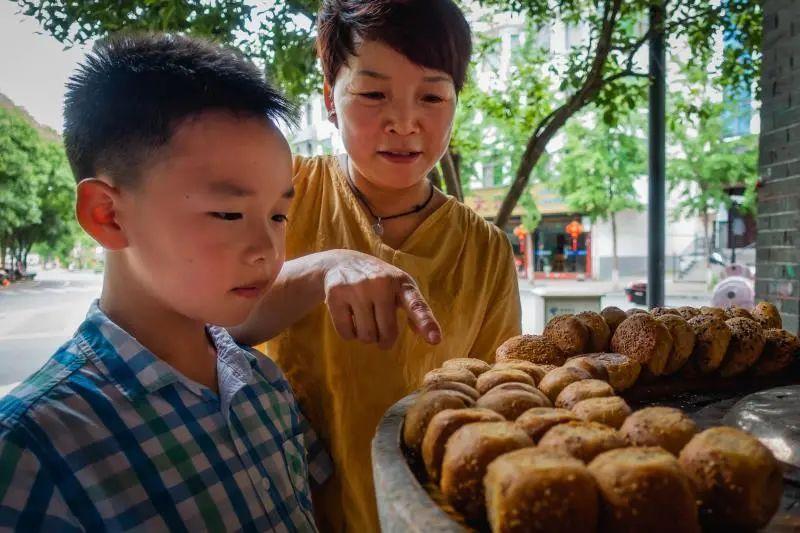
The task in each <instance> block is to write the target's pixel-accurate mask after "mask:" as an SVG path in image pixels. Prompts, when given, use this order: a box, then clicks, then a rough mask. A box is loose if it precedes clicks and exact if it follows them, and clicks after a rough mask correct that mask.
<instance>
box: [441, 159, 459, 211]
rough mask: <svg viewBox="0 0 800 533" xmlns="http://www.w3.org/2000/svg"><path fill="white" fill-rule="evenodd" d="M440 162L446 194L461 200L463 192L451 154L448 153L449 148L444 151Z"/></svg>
mask: <svg viewBox="0 0 800 533" xmlns="http://www.w3.org/2000/svg"><path fill="white" fill-rule="evenodd" d="M441 164H442V175H443V176H444V183H445V186H446V187H447V194H449V195H451V196H454V197H455V198H456V199H457V200H458V201H459V202H463V201H464V192H463V191H462V190H461V181H460V180H459V179H458V172H457V171H456V166H455V162H454V161H453V154H451V153H450V149H449V148H448V149H447V151H446V152H445V153H444V156H443V157H442V160H441Z"/></svg>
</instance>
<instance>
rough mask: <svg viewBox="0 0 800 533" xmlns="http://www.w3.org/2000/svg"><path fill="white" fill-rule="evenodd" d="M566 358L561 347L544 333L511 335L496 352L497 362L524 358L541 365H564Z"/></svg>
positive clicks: (523, 359)
mask: <svg viewBox="0 0 800 533" xmlns="http://www.w3.org/2000/svg"><path fill="white" fill-rule="evenodd" d="M565 359H566V356H565V355H564V354H563V353H562V352H561V350H560V349H559V347H558V346H556V344H555V343H554V342H551V341H550V340H549V339H548V338H546V337H544V336H542V335H517V336H516V337H511V338H510V339H508V340H507V341H506V342H504V343H503V344H501V345H500V347H499V348H497V351H496V352H495V360H496V361H497V362H503V361H510V360H522V361H528V362H531V363H535V364H540V365H542V364H544V365H562V364H563V363H564V360H565Z"/></svg>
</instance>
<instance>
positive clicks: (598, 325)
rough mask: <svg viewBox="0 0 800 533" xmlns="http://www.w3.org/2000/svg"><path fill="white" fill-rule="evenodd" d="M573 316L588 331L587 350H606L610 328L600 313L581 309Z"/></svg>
mask: <svg viewBox="0 0 800 533" xmlns="http://www.w3.org/2000/svg"><path fill="white" fill-rule="evenodd" d="M575 318H577V319H578V320H580V321H581V322H583V325H584V326H586V329H587V330H588V331H589V350H588V351H590V352H605V351H608V345H609V343H610V342H611V328H609V327H608V323H606V321H605V319H604V318H603V317H602V315H600V313H595V312H593V311H583V312H582V313H578V314H577V315H575Z"/></svg>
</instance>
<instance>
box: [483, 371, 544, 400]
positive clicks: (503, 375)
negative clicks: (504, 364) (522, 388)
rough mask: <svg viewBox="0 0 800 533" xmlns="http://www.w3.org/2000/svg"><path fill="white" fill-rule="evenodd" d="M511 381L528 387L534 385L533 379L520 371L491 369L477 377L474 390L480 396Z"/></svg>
mask: <svg viewBox="0 0 800 533" xmlns="http://www.w3.org/2000/svg"><path fill="white" fill-rule="evenodd" d="M511 381H514V382H517V383H527V384H528V385H536V383H534V381H533V378H532V377H530V376H529V375H528V374H526V373H525V372H523V371H522V370H514V369H513V368H504V369H492V370H489V371H488V372H484V373H483V374H481V375H480V376H479V377H478V382H477V383H476V385H475V388H477V389H478V392H480V393H481V394H486V392H488V391H489V389H493V388H494V387H496V386H498V385H500V384H501V383H509V382H511Z"/></svg>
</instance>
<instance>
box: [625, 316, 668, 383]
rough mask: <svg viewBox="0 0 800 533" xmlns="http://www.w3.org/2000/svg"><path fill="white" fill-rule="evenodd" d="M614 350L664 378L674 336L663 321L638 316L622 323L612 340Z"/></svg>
mask: <svg viewBox="0 0 800 533" xmlns="http://www.w3.org/2000/svg"><path fill="white" fill-rule="evenodd" d="M611 349H612V350H614V351H615V352H617V353H621V354H622V355H627V356H628V357H630V358H632V359H636V360H637V361H639V363H641V365H642V366H643V367H645V368H647V369H648V370H649V371H650V373H652V374H653V375H654V376H660V375H661V374H662V373H663V372H664V368H665V367H666V365H667V360H668V359H669V354H670V352H671V351H672V336H671V335H670V334H669V330H668V329H667V327H666V326H665V325H664V324H663V323H662V322H660V321H658V320H656V319H655V318H653V317H652V316H650V315H649V314H646V313H638V314H635V315H633V316H631V317H629V318H628V319H627V320H626V321H625V322H623V323H622V324H620V326H619V327H618V328H617V331H616V332H615V333H614V337H613V338H612V339H611Z"/></svg>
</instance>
